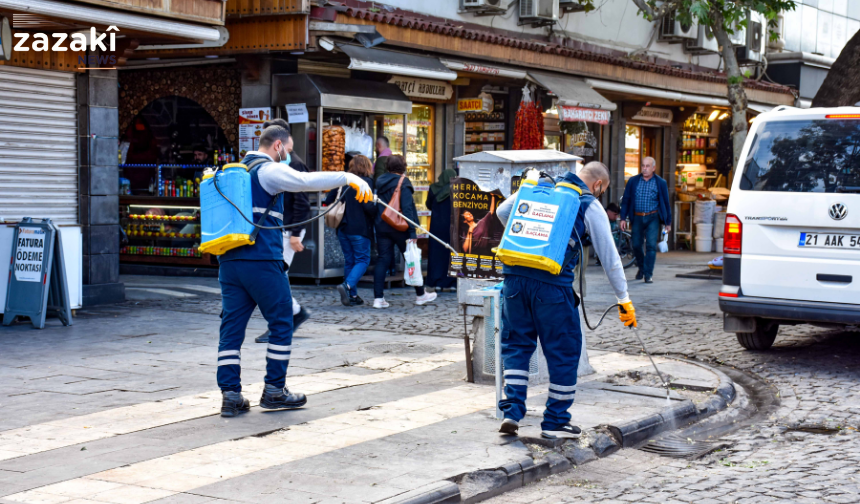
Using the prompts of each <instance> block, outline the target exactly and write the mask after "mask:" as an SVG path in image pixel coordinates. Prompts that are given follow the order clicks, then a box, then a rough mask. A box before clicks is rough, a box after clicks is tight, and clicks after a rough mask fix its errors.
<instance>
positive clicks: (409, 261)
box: [403, 241, 424, 287]
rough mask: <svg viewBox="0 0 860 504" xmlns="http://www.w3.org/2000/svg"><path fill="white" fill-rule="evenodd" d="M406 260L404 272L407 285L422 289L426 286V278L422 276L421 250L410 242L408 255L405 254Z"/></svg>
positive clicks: (407, 246) (407, 245)
mask: <svg viewBox="0 0 860 504" xmlns="http://www.w3.org/2000/svg"><path fill="white" fill-rule="evenodd" d="M403 257H404V258H405V259H406V269H405V271H404V272H403V280H404V281H405V282H406V285H411V286H412V287H421V286H422V285H424V276H423V275H421V249H420V248H418V245H417V244H416V243H415V242H413V241H409V242H407V244H406V253H405V254H403Z"/></svg>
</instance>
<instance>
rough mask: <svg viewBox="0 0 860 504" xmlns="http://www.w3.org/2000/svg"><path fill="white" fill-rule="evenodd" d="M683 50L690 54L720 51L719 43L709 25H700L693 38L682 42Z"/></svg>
mask: <svg viewBox="0 0 860 504" xmlns="http://www.w3.org/2000/svg"><path fill="white" fill-rule="evenodd" d="M684 50H685V51H687V52H688V53H690V54H708V53H716V52H720V44H719V42H717V37H715V36H714V32H713V31H712V30H711V27H710V26H705V25H700V26H699V29H698V33H697V35H696V39H695V40H687V41H686V42H684Z"/></svg>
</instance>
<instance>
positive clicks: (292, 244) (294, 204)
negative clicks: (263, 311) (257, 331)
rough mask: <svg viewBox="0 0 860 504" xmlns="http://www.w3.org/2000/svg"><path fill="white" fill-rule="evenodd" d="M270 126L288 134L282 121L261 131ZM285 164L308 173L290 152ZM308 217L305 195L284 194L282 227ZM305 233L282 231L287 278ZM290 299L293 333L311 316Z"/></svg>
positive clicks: (268, 123) (262, 338)
mask: <svg viewBox="0 0 860 504" xmlns="http://www.w3.org/2000/svg"><path fill="white" fill-rule="evenodd" d="M272 125H277V126H280V127H282V128H284V129H285V130H287V132H290V125H289V124H288V123H287V121H285V120H283V119H273V120H271V121H266V122H264V123H263V129H266V128H268V127H269V126H272ZM285 161H286V159H284V160H281V163H284V162H285ZM285 164H287V165H288V166H289V167H290V168H292V169H294V170H296V171H300V172H303V173H309V172H310V170H309V169H308V167H307V165H306V164H305V162H304V161H303V160H302V158H300V157H299V156H298V155H297V154H296V153H294V152H290V161H289V163H285ZM310 216H311V203H310V200H309V199H308V195H307V193H303V192H287V193H284V225H287V224H293V223H295V222H302V221H306V220H308V219H309V218H310ZM306 233H307V225H305V226H300V227H294V228H290V229H285V230H284V265H285V268H286V273H285V274H286V275H288V276H289V271H290V265H291V264H292V263H293V258H294V257H295V256H296V253H297V252H301V251H303V250H304V249H305V246H304V245H303V244H302V242H303V241H304V239H305V234H306ZM291 297H292V300H293V332H294V333H295V332H296V331H297V330H298V329H299V326H300V325H302V324H303V323H304V322H306V321H307V320H308V319H309V318H310V316H311V315H310V313H308V311H307V310H306V309H304V308H303V307H302V306H301V305H300V304H299V302H298V301H296V298H295V296H291ZM270 335H271V332H269V331H268V330H267V331H266V332H264V333H263V334H261V335H259V336H257V337H256V338H255V339H254V341H255V342H257V343H268V342H269V336H270Z"/></svg>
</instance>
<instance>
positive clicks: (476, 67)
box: [441, 58, 528, 80]
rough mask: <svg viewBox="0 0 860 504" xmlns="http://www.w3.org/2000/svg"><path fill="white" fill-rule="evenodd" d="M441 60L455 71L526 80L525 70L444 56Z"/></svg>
mask: <svg viewBox="0 0 860 504" xmlns="http://www.w3.org/2000/svg"><path fill="white" fill-rule="evenodd" d="M441 61H442V64H444V65H445V66H446V67H448V69H450V70H453V71H455V72H466V73H474V74H481V75H488V76H490V77H504V78H507V79H516V80H526V79H527V78H528V74H527V73H526V72H525V71H523V70H515V69H513V68H504V67H499V66H495V65H488V64H485V63H476V62H473V61H457V60H449V59H445V58H442V60H441Z"/></svg>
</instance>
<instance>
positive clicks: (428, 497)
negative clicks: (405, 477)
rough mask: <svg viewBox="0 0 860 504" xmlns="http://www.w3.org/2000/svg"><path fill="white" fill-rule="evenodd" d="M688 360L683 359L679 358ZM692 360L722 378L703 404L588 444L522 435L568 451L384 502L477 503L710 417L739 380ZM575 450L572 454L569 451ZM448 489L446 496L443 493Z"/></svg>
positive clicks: (600, 435)
mask: <svg viewBox="0 0 860 504" xmlns="http://www.w3.org/2000/svg"><path fill="white" fill-rule="evenodd" d="M679 360H682V359H679ZM682 361H683V362H685V363H687V364H693V365H695V366H698V367H701V368H704V369H707V370H708V371H710V372H712V373H714V374H715V375H717V377H718V378H719V384H718V385H717V387H716V389H715V390H714V394H712V395H711V397H709V398H708V399H707V400H705V401H704V402H703V403H702V404H700V405H699V406H698V407H697V406H696V405H695V404H694V403H693V402H692V401H690V400H685V401H683V402H681V403H680V404H678V405H676V406H670V407H668V408H665V409H663V410H662V411H660V412H658V413H654V414H652V415H648V416H646V417H643V418H639V419H636V420H632V421H630V422H627V423H624V424H621V425H617V426H616V425H607V426H600V427H599V428H598V429H597V430H596V431H595V432H594V433H593V435H589V436H588V437H589V438H591V439H589V440H588V444H587V445H583V443H581V442H580V443H567V441H569V440H547V439H542V438H527V437H521V438H520V439H519V441H517V442H518V443H529V444H538V445H541V446H545V447H547V448H562V447H563V448H562V450H563V452H564V455H561V454H559V453H555V452H551V453H548V454H547V455H546V456H545V457H544V458H543V459H541V460H534V459H533V458H532V457H523V458H522V459H520V460H518V461H516V462H511V463H510V464H508V465H506V466H503V467H498V468H495V469H486V470H479V471H474V472H470V473H466V474H461V475H460V476H457V477H455V478H452V481H449V480H443V481H440V482H438V485H428V486H425V487H422V488H419V489H415V490H412V491H410V492H407V493H406V494H401V495H398V496H396V497H392V498H390V499H386V500H385V501H381V502H380V503H379V504H448V503H453V502H462V503H467V504H471V503H474V502H480V501H483V500H486V499H489V498H491V497H495V496H497V495H500V494H503V493H505V492H509V491H511V490H514V489H517V488H521V487H523V486H525V485H527V484H529V483H533V482H535V481H538V480H540V479H542V478H545V477H547V476H550V475H552V474H558V473H562V472H565V471H568V470H569V469H570V468H571V467H572V466H574V465H581V464H586V463H588V462H591V461H593V460H597V459H598V458H604V457H607V456H609V455H611V454H613V453H615V452H616V451H618V450H620V449H621V448H631V447H634V446H637V445H639V444H641V443H642V442H643V441H645V440H646V439H648V438H650V437H651V436H654V435H657V434H660V433H662V432H665V431H667V430H671V429H674V428H676V427H681V426H684V425H687V424H689V423H692V422H697V421H701V420H704V419H705V418H708V417H710V416H712V415H714V414H716V413H717V412H719V411H722V410H724V409H725V408H727V407H728V405H729V404H731V403H732V402H733V401H734V400H735V398H736V397H737V393H736V391H735V387H734V382H733V381H732V379H731V378H729V377H728V376H727V375H726V374H725V373H723V372H722V371H720V370H718V369H714V368H712V367H710V366H707V365H705V364H701V363H699V362H691V361H687V360H682ZM568 453H569V454H568ZM442 495H444V497H442Z"/></svg>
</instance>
